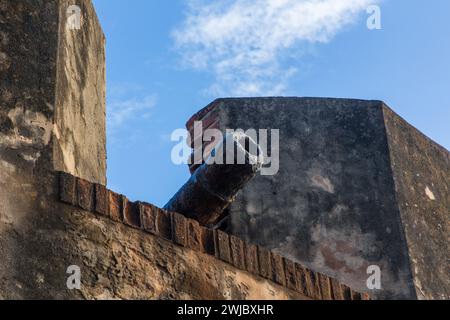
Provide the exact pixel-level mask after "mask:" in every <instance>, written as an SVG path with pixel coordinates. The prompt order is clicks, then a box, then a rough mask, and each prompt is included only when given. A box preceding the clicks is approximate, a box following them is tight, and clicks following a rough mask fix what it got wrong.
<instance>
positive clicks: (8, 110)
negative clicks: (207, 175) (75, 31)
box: [0, 0, 106, 298]
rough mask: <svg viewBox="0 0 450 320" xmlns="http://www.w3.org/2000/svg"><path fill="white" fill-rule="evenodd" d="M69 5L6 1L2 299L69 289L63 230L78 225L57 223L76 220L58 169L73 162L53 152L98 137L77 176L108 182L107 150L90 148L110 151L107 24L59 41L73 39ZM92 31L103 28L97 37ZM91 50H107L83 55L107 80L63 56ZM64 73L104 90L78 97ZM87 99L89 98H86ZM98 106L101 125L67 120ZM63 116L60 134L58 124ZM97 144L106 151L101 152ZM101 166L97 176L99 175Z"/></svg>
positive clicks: (84, 147) (0, 148)
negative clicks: (60, 194)
mask: <svg viewBox="0 0 450 320" xmlns="http://www.w3.org/2000/svg"><path fill="white" fill-rule="evenodd" d="M79 3H80V4H81V5H82V7H83V8H84V9H85V11H84V18H85V20H87V21H97V20H96V16H95V12H94V11H93V7H92V4H91V2H90V1H88V0H86V1H82V2H79ZM66 5H67V2H66V1H56V0H45V1H44V0H42V1H40V0H19V1H17V0H1V1H0V190H1V192H0V256H1V257H2V259H1V263H0V297H5V298H6V297H8V298H44V297H53V298H57V297H63V296H65V295H66V296H68V294H65V293H61V292H60V290H57V288H60V287H61V284H60V283H59V282H58V280H57V279H56V278H57V277H58V272H59V268H64V266H65V263H62V264H61V265H58V263H59V262H60V261H62V260H67V257H65V256H64V254H65V253H67V252H70V250H71V249H72V248H73V247H74V245H75V244H74V243H70V242H69V238H68V237H66V236H65V235H64V234H62V233H61V230H64V229H70V226H69V225H61V224H58V223H60V222H61V221H60V220H59V219H60V216H59V215H63V214H64V213H66V214H70V211H64V210H62V209H61V207H60V206H58V205H57V204H56V202H55V199H56V198H57V197H56V195H55V194H54V192H55V186H56V183H57V180H55V178H54V173H53V172H54V169H55V165H56V167H61V166H63V167H65V168H68V167H69V166H68V165H67V166H66V163H70V161H66V160H65V159H62V158H58V157H55V156H54V154H55V153H54V149H56V150H58V149H59V146H58V143H61V145H62V146H63V148H64V143H65V141H69V140H70V139H72V137H79V136H82V135H85V134H86V132H87V133H91V139H93V140H94V142H93V143H89V139H88V140H87V141H86V143H83V144H81V143H79V144H78V145H76V146H75V149H76V150H75V151H76V154H77V159H75V161H76V162H77V163H79V165H78V164H77V163H76V164H75V168H76V166H77V165H78V167H79V168H82V169H80V170H78V171H77V172H80V174H81V175H82V176H83V177H86V178H87V179H91V180H95V181H98V182H104V181H105V180H106V178H105V170H104V169H102V168H101V167H102V166H104V165H96V164H98V163H100V164H101V163H103V164H104V159H105V157H106V154H105V153H103V154H101V155H99V154H98V153H97V152H92V151H93V150H95V151H97V150H98V152H101V149H102V148H103V150H104V149H105V145H104V141H105V135H104V130H103V128H104V126H103V128H102V126H101V123H104V99H103V98H102V93H101V91H102V90H104V81H101V82H97V80H98V77H103V75H102V73H101V70H103V68H104V56H103V54H102V52H103V51H102V49H101V47H102V46H103V43H104V39H103V35H102V33H101V29H99V28H100V27H99V25H98V24H95V23H89V22H87V23H86V25H87V26H91V25H92V28H91V27H89V30H87V31H89V32H90V33H87V32H85V33H84V35H85V36H84V37H81V38H79V39H74V41H75V40H76V41H78V43H77V44H73V43H72V45H70V44H69V43H64V42H62V41H60V39H61V38H64V36H65V33H63V34H61V33H60V32H59V30H60V29H61V28H62V26H63V25H64V26H65V22H66V15H65V11H66ZM63 13H64V14H63ZM93 28H97V30H96V32H93V30H92V29H93ZM80 31H81V30H80ZM64 32H66V30H64ZM96 37H97V38H96ZM83 41H84V42H83ZM89 46H91V48H94V49H95V48H96V47H95V46H97V49H99V52H97V53H96V54H95V55H94V54H93V53H91V52H90V51H89V49H86V51H85V52H84V53H80V55H81V56H83V54H86V55H85V58H84V60H88V61H89V64H88V65H89V66H90V67H91V66H92V65H97V66H98V68H96V69H94V71H95V70H98V71H99V72H100V73H99V75H95V76H94V75H93V74H92V73H89V72H88V73H83V72H82V71H83V70H85V69H84V68H83V63H84V62H83V60H77V65H76V66H74V67H73V68H71V69H70V68H69V69H67V68H66V66H67V65H68V63H64V61H67V60H68V58H67V57H65V58H64V57H59V56H60V54H61V53H62V52H66V53H67V55H68V56H70V57H71V52H72V53H73V52H75V51H76V50H75V49H74V48H79V50H81V48H84V47H87V48H89ZM61 55H62V54H61ZM77 57H78V56H77ZM69 65H70V64H69ZM63 75H66V76H67V77H68V78H70V79H78V81H79V82H80V83H84V86H85V87H86V88H89V87H91V88H93V87H95V86H97V87H98V88H100V89H99V90H98V94H97V91H95V92H96V93H95V94H92V93H90V92H93V90H94V89H84V91H79V90H78V88H74V87H73V86H72V87H65V86H64V85H60V83H59V81H60V80H58V79H60V78H63ZM81 78H83V79H81ZM61 81H62V80H61ZM80 88H81V89H83V87H80ZM58 90H60V91H59V93H64V95H70V96H71V97H72V98H71V101H70V102H64V101H62V99H61V98H59V99H57V96H58ZM60 96H61V95H60ZM85 98H86V99H87V98H89V99H91V100H90V101H84V100H83V99H85ZM60 102H61V105H60V104H59V103H60ZM94 106H96V107H98V108H99V110H103V113H102V112H98V111H95V112H91V113H89V112H86V116H88V117H92V116H95V117H97V119H87V120H84V125H83V126H80V127H78V126H77V124H76V123H67V122H65V123H63V122H62V121H61V120H62V119H64V118H68V116H67V115H70V114H76V115H78V116H80V115H81V114H83V113H84V112H85V111H83V110H84V109H85V110H93V108H94ZM62 108H63V109H64V110H62ZM89 108H92V109H89ZM55 114H58V116H56V115H55ZM57 120H58V124H60V125H59V128H58V127H57V126H55V124H56V122H57ZM73 121H80V122H83V121H81V119H79V117H78V118H76V117H73ZM94 126H95V127H94ZM96 130H97V131H96ZM77 139H79V138H77ZM77 141H80V140H77ZM93 145H97V146H101V147H98V148H97V149H96V148H95V147H93ZM80 157H82V159H80ZM102 159H103V160H102ZM91 163H94V165H90V164H91ZM69 169H70V168H69ZM94 169H95V170H97V169H98V170H97V172H95V173H93V174H91V173H92V172H93V171H95V170H94ZM53 227H54V228H53ZM55 277H56V278H55ZM60 277H62V275H61V276H60ZM50 288H53V289H50ZM47 289H48V290H47Z"/></svg>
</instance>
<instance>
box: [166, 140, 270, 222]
mask: <svg viewBox="0 0 450 320" xmlns="http://www.w3.org/2000/svg"><path fill="white" fill-rule="evenodd" d="M218 159H222V161H221V160H218ZM262 163H263V155H262V154H261V150H260V148H259V146H258V145H257V143H256V142H255V141H254V140H252V139H251V138H250V137H248V136H246V135H245V134H242V133H233V134H228V135H227V136H226V137H225V138H224V139H223V141H222V143H220V144H219V145H217V146H216V147H215V148H214V150H213V151H212V152H211V155H210V156H209V158H208V159H207V160H206V162H205V163H204V164H203V165H201V166H200V167H199V168H198V169H197V170H196V171H195V173H194V174H193V175H192V176H191V178H190V179H189V180H188V181H187V182H186V184H185V185H184V186H183V187H182V188H181V189H180V190H179V191H178V192H177V193H176V194H175V196H174V197H173V198H172V199H171V200H170V201H169V202H168V203H167V204H166V205H165V206H164V209H166V210H168V211H173V212H178V213H180V214H183V215H185V216H186V217H188V218H192V219H196V220H198V221H199V222H200V224H202V225H204V226H209V227H212V226H215V225H216V224H218V223H219V222H220V221H221V220H222V219H223V218H225V216H224V215H225V214H224V211H225V209H226V208H227V207H228V206H229V205H230V204H231V203H232V202H233V201H234V199H235V197H236V195H237V193H238V192H239V190H241V189H242V188H243V187H244V185H245V184H246V183H247V182H248V181H250V180H251V179H252V178H253V177H254V176H255V175H256V174H257V172H258V171H259V170H260V168H261V166H262Z"/></svg>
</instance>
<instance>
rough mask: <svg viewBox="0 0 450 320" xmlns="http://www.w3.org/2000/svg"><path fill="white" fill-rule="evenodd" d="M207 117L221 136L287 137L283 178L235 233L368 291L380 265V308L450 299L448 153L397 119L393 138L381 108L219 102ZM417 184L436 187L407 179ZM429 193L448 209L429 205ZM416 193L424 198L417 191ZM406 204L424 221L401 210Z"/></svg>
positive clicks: (241, 207) (256, 193)
mask: <svg viewBox="0 0 450 320" xmlns="http://www.w3.org/2000/svg"><path fill="white" fill-rule="evenodd" d="M205 110H206V112H204V113H200V116H199V118H208V112H209V113H212V112H213V113H215V114H216V116H215V117H216V118H218V120H219V124H218V126H219V128H220V129H221V130H225V129H238V128H239V129H244V130H247V129H250V128H253V129H280V171H279V173H278V174H277V175H275V176H258V177H256V178H255V179H254V180H252V181H251V182H250V183H249V184H248V185H247V186H246V187H245V188H244V189H243V190H242V192H241V193H239V194H238V197H237V200H236V201H235V202H234V203H233V204H232V206H231V207H230V221H229V223H228V227H227V228H228V231H229V232H231V233H233V234H236V235H238V236H239V237H241V238H243V239H245V240H247V241H249V242H253V243H256V244H259V245H264V246H266V247H267V248H269V249H275V250H277V251H278V252H280V253H281V254H283V255H285V256H288V257H290V258H292V259H294V260H297V261H298V262H300V263H302V264H304V265H306V266H308V267H310V268H311V269H313V270H317V271H319V272H323V273H325V274H327V275H329V276H331V277H334V278H337V279H338V280H340V281H342V282H343V283H346V284H347V285H349V286H351V287H352V288H355V289H356V290H360V291H364V290H367V287H366V280H367V278H368V275H367V273H366V271H367V267H368V266H370V265H377V266H379V267H380V268H381V270H382V290H380V291H376V292H375V293H374V296H375V297H378V298H412V299H415V298H417V296H418V295H417V294H416V288H418V289H419V288H420V289H419V291H420V290H423V291H424V292H426V294H419V298H423V297H430V298H431V297H435V298H438V297H440V298H442V297H447V298H449V294H448V290H449V285H448V281H449V271H448V259H449V252H448V244H449V241H448V240H449V239H448V214H449V208H450V206H449V202H448V201H449V193H448V185H449V183H448V182H449V169H448V168H449V166H448V152H447V151H446V150H443V149H439V148H438V147H436V146H435V144H434V143H432V142H430V141H429V140H426V141H427V143H425V142H421V141H422V140H423V139H424V138H423V137H422V136H421V135H420V134H419V133H418V132H417V131H416V130H415V129H414V128H412V127H411V126H409V125H406V124H405V123H404V122H401V123H402V124H403V126H401V125H400V124H396V121H397V120H396V119H398V118H397V116H395V115H393V114H392V117H391V118H392V119H391V120H389V119H387V120H386V124H387V126H388V128H389V127H391V128H390V130H388V131H386V127H385V121H384V119H385V113H386V112H387V111H386V110H387V109H386V107H385V106H384V105H383V104H382V103H381V102H379V101H361V100H345V99H314V98H257V99H245V98H244V99H219V100H217V101H215V102H214V103H213V104H211V105H210V106H208V107H207V108H205ZM208 121H209V122H211V120H208ZM188 126H189V124H188ZM391 132H393V133H391ZM395 137H397V138H395ZM419 138H420V139H419ZM269 141H270V140H269ZM403 144H406V146H405V147H404V146H403ZM405 148H407V149H406V152H405ZM269 150H270V148H269ZM425 150H426V151H427V152H425ZM438 150H440V151H438ZM416 153H417V155H416ZM411 157H413V158H416V160H415V161H411V160H410V159H411ZM391 158H393V161H391ZM409 161H411V162H409ZM425 164H426V166H427V168H426V170H424V169H423V167H424V166H425ZM404 171H405V172H404ZM417 174H420V175H425V176H426V177H427V179H426V180H422V179H420V178H418V179H416V178H414V179H416V180H420V181H422V182H421V184H417V181H411V180H410V179H408V178H407V177H412V176H414V177H416V175H417ZM425 181H426V182H425ZM394 183H395V184H394ZM422 184H423V185H422ZM427 186H429V189H430V191H431V192H432V193H433V194H434V192H436V195H435V197H439V199H437V200H436V201H434V202H433V201H432V200H431V199H430V198H425V196H426V194H427V193H428V192H427V191H426V187H427ZM416 187H417V192H418V193H419V194H420V197H418V195H419V194H415V191H414V192H410V191H409V190H408V189H409V188H416ZM431 189H433V190H431ZM420 192H421V193H420ZM429 194H430V195H431V193H429ZM401 197H403V198H405V200H404V201H403V203H405V202H409V205H410V206H411V207H412V208H411V209H410V210H414V211H413V212H415V213H414V214H413V213H412V212H411V211H408V210H405V209H403V208H402V207H401V206H400V207H399V205H400V204H401V203H402V200H400V198H401ZM413 199H414V200H413ZM419 200H420V201H419ZM414 204H417V205H418V207H417V208H415V207H414ZM433 212H434V213H433ZM419 216H427V218H424V219H419ZM414 220H416V222H415V223H414ZM417 220H419V221H417ZM424 221H427V223H425V222H424ZM418 224H420V225H421V228H424V230H423V231H422V232H420V231H418V227H417V225H418ZM414 225H416V229H414ZM409 229H411V230H409ZM412 229H414V230H412ZM444 230H447V232H446V233H445V231H444ZM405 233H406V238H405ZM420 239H422V242H421V241H419V240H420ZM425 239H426V241H423V240H425ZM407 240H408V241H407ZM433 259H435V260H433ZM414 261H416V262H414ZM446 261H447V263H446ZM411 269H413V270H411ZM414 269H415V270H414ZM412 271H413V272H414V273H412ZM413 276H414V277H413ZM414 283H415V286H414Z"/></svg>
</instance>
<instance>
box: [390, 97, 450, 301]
mask: <svg viewBox="0 0 450 320" xmlns="http://www.w3.org/2000/svg"><path fill="white" fill-rule="evenodd" d="M383 112H384V117H385V123H386V130H387V136H388V139H389V150H390V158H391V166H392V171H393V178H394V182H395V189H396V196H397V201H398V206H399V208H400V213H401V219H402V225H403V229H404V232H405V237H406V241H407V243H408V252H409V259H410V263H411V270H412V272H413V276H414V285H415V288H416V292H417V296H418V297H419V298H420V299H450V270H449V261H450V249H449V242H450V238H449V236H450V152H448V151H447V150H446V149H444V148H443V147H441V146H439V145H437V144H436V143H435V142H433V141H431V140H430V139H429V138H427V137H426V136H424V135H423V134H422V133H420V132H419V131H417V130H415V129H414V128H413V127H411V126H410V125H409V124H408V123H407V122H406V121H404V120H403V119H401V118H400V117H399V116H398V115H396V114H395V113H394V112H393V111H392V110H391V109H389V108H388V107H386V106H385V107H384V108H383Z"/></svg>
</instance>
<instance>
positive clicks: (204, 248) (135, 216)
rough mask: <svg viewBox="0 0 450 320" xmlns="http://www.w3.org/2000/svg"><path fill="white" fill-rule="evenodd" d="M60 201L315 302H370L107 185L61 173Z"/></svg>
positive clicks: (271, 254)
mask: <svg viewBox="0 0 450 320" xmlns="http://www.w3.org/2000/svg"><path fill="white" fill-rule="evenodd" d="M59 199H60V201H62V202H64V203H66V204H70V205H73V206H76V207H79V208H81V209H83V210H86V211H90V212H92V213H96V214H98V215H100V216H104V217H107V218H109V219H111V220H113V221H116V222H119V223H124V224H125V225H127V226H129V227H131V228H134V229H139V230H143V231H144V232H147V233H149V234H152V235H154V236H157V237H161V238H164V239H166V240H168V241H171V242H173V243H175V244H177V245H180V246H182V247H186V248H189V249H192V250H194V251H197V252H201V253H205V254H208V255H211V256H215V257H216V258H217V259H220V260H222V261H224V262H226V263H228V264H230V265H232V266H234V267H235V268H238V269H240V270H244V271H247V272H249V273H251V274H253V275H256V276H260V277H262V278H265V279H267V280H270V281H273V282H275V283H277V284H279V285H281V286H283V287H286V288H288V289H291V290H294V291H297V292H299V293H300V294H302V295H304V296H306V297H309V298H312V299H315V300H370V297H369V295H368V294H365V293H364V294H362V293H359V292H356V291H354V290H352V289H350V288H349V287H347V286H346V285H344V284H341V283H339V282H338V281H337V280H335V279H332V278H330V277H328V276H326V275H323V274H320V273H317V272H314V271H312V270H310V269H308V268H305V267H304V266H302V265H300V264H298V263H296V262H293V261H291V260H289V259H287V258H284V257H282V256H280V255H279V254H277V253H275V252H272V251H269V250H267V249H265V248H263V247H261V246H256V245H252V244H249V243H246V242H245V241H243V240H241V239H240V238H237V237H235V236H232V235H229V234H227V233H225V232H222V231H220V230H211V229H208V228H205V227H202V226H200V225H199V223H198V222H197V221H195V220H191V219H188V218H186V217H184V216H183V215H181V214H178V213H175V212H168V211H166V210H163V209H160V208H157V207H156V206H153V205H151V204H147V203H144V202H130V201H129V200H128V199H127V198H126V197H125V196H123V195H120V194H117V193H115V192H113V191H110V190H108V189H107V188H106V187H105V186H103V185H99V184H94V183H91V182H88V181H86V180H83V179H80V178H77V177H74V176H72V175H70V174H67V173H64V172H60V173H59Z"/></svg>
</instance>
